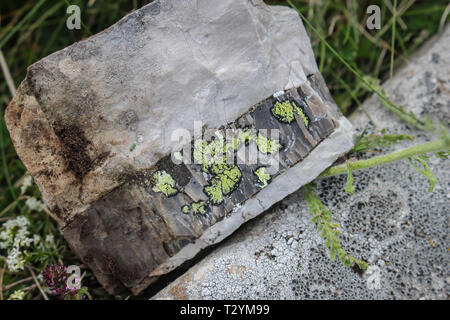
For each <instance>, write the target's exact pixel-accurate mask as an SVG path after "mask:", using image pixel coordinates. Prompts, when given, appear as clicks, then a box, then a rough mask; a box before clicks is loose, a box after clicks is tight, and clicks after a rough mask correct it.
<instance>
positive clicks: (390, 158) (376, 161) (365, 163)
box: [319, 138, 450, 178]
mask: <svg viewBox="0 0 450 320" xmlns="http://www.w3.org/2000/svg"><path fill="white" fill-rule="evenodd" d="M449 149H450V142H449V140H448V139H445V138H440V139H437V140H435V141H431V142H427V143H424V144H419V145H416V146H412V147H409V148H405V149H401V150H398V151H394V152H392V153H389V154H387V155H383V156H378V157H373V158H371V159H367V160H359V161H349V160H347V161H346V162H345V163H343V164H340V165H337V166H334V167H330V168H328V169H327V170H325V171H324V172H322V173H321V174H320V175H319V178H323V177H329V176H335V175H340V174H346V173H347V172H348V169H349V168H350V169H351V170H352V171H354V170H361V169H366V168H372V167H375V166H379V165H383V164H387V163H391V162H395V161H398V160H402V159H407V158H410V157H413V156H416V155H420V154H424V153H429V152H439V151H446V150H449Z"/></svg>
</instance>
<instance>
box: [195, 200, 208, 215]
mask: <svg viewBox="0 0 450 320" xmlns="http://www.w3.org/2000/svg"><path fill="white" fill-rule="evenodd" d="M207 211H208V207H207V204H206V202H205V201H198V202H193V203H192V212H193V213H194V214H206V212H207Z"/></svg>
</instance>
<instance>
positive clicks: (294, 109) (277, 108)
mask: <svg viewBox="0 0 450 320" xmlns="http://www.w3.org/2000/svg"><path fill="white" fill-rule="evenodd" d="M270 111H271V112H272V115H273V116H274V117H275V118H276V119H278V121H280V122H284V123H291V122H292V121H294V119H295V114H294V113H297V114H298V115H299V116H300V117H301V118H302V119H303V122H304V124H305V127H306V128H308V126H309V118H308V116H307V115H306V114H305V112H304V111H303V109H302V108H301V107H299V106H298V105H297V103H296V102H295V101H290V100H285V101H276V102H275V103H274V104H273V106H272V108H271V109H270Z"/></svg>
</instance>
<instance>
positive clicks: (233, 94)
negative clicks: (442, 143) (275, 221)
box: [5, 0, 353, 293]
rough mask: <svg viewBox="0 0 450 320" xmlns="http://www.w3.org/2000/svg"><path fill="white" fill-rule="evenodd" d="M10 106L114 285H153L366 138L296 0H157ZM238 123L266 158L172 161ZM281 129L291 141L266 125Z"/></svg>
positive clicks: (54, 205) (37, 78)
mask: <svg viewBox="0 0 450 320" xmlns="http://www.w3.org/2000/svg"><path fill="white" fill-rule="evenodd" d="M5 118H6V123H7V126H8V128H9V130H10V133H11V138H12V140H13V142H14V145H15V146H16V150H17V153H18V154H19V156H20V158H21V159H22V160H23V162H24V163H25V165H26V166H27V169H28V171H29V172H30V173H31V175H32V176H33V177H34V179H35V181H36V183H37V185H38V186H39V188H40V190H41V191H42V194H43V197H44V199H45V201H46V202H47V204H48V205H49V207H50V209H51V210H53V211H54V212H55V214H56V215H57V217H58V219H60V224H61V227H62V230H63V232H64V235H65V237H66V239H67V240H68V242H69V244H70V246H71V247H72V248H73V249H74V251H75V252H76V253H77V254H78V255H79V256H80V258H81V259H82V260H83V261H84V263H86V264H87V265H88V266H89V267H90V268H91V269H92V270H93V272H94V273H95V275H96V276H97V278H98V280H99V281H100V282H101V283H102V284H103V285H104V286H105V288H106V289H107V290H109V291H110V292H119V291H121V290H124V289H130V290H132V291H133V292H134V293H138V292H140V291H141V290H142V289H144V288H145V287H146V286H148V285H149V284H150V283H152V282H153V281H155V280H156V279H157V278H158V277H159V276H161V275H163V274H166V273H167V272H169V271H171V270H173V269H174V268H176V267H178V266H179V265H180V264H181V263H183V262H184V261H186V260H188V259H191V258H193V257H194V256H195V255H196V254H197V253H198V252H199V251H200V250H201V249H203V248H205V247H207V246H209V245H211V244H214V243H217V242H219V241H221V240H223V239H224V238H226V237H227V236H229V235H230V234H231V233H232V232H233V231H234V230H236V229H237V228H238V227H239V226H240V225H241V224H242V223H244V222H246V221H248V220H249V219H251V218H254V217H255V216H257V215H258V214H259V213H261V212H262V211H264V210H266V209H268V208H269V207H270V206H271V205H273V204H274V203H275V202H277V201H279V200H281V199H283V198H284V197H286V196H287V195H288V194H290V193H291V192H293V191H295V190H297V189H298V188H299V187H301V186H302V185H304V184H305V183H308V182H309V181H311V180H312V179H314V178H315V177H316V176H317V175H318V174H319V173H320V172H321V171H323V170H324V169H325V168H327V167H328V166H329V165H330V164H331V163H333V162H334V161H335V160H336V158H337V157H339V155H341V154H342V153H344V152H346V151H348V150H349V149H350V148H351V147H352V145H353V131H352V127H351V125H350V123H349V122H348V121H347V120H346V119H345V118H344V117H342V115H341V114H340V113H339V111H338V108H337V106H336V105H335V103H334V102H333V100H332V98H331V96H330V94H329V92H328V90H327V88H326V85H325V83H324V81H323V78H322V76H321V75H320V73H319V72H318V69H317V66H316V63H315V61H314V56H313V52H312V49H311V46H310V43H309V39H308V37H307V34H306V32H305V29H304V27H303V25H302V23H301V20H300V18H299V17H298V15H297V13H296V12H295V11H293V10H291V9H289V8H286V7H269V6H266V5H265V4H264V3H263V2H262V1H259V0H254V1H247V0H220V1H219V0H216V1H211V0H204V1H193V0H187V1H181V0H160V1H154V2H153V3H151V4H150V5H147V6H145V7H143V8H141V9H140V10H137V11H136V12H133V13H132V14H130V15H128V16H126V17H125V18H123V19H122V20H121V21H119V22H118V23H117V24H115V25H113V26H111V27H110V28H109V29H107V30H105V31H104V32H102V33H100V34H97V35H95V36H93V37H91V38H89V39H87V40H84V41H82V42H79V43H76V44H74V45H72V46H70V47H68V48H66V49H64V50H61V51H59V52H56V53H54V54H52V55H50V56H48V57H46V58H44V59H43V60H41V61H39V62H37V63H35V64H34V65H32V66H30V67H29V69H28V74H27V77H26V79H25V80H24V81H23V82H22V84H21V85H20V87H19V90H18V93H17V95H16V96H15V97H14V99H13V101H12V102H11V104H10V105H9V106H8V109H7V111H6V115H5ZM196 122H200V123H201V125H200V132H196V131H195V123H196ZM202 128H203V132H202ZM178 129H186V130H187V132H188V133H189V137H188V140H187V141H185V142H184V144H183V143H181V144H180V142H179V141H178V140H173V139H172V135H173V133H174V132H175V131H176V130H178ZM229 129H240V130H241V131H240V132H239V133H235V135H234V140H232V141H231V142H230V143H229V144H226V146H227V149H229V148H231V156H232V157H233V158H234V157H239V154H240V152H241V150H244V153H245V152H246V151H245V150H246V149H247V148H248V149H251V148H252V147H253V151H254V154H255V155H257V158H258V161H257V162H255V163H252V164H247V163H239V162H238V163H237V164H234V163H232V164H226V165H219V164H211V163H209V162H207V161H206V160H203V159H204V158H203V159H201V161H203V163H201V162H200V163H199V162H197V163H195V164H190V163H186V164H174V162H173V161H172V158H171V155H172V156H174V157H175V153H173V152H176V154H178V155H179V156H180V155H181V156H182V157H183V156H184V154H185V150H187V151H188V152H190V151H193V153H194V156H195V154H196V152H197V155H198V154H200V158H202V157H204V156H205V155H209V156H211V155H212V154H216V153H212V151H211V150H212V147H215V146H216V145H217V143H218V142H219V141H221V139H222V138H221V137H222V136H225V133H227V130H229ZM273 129H276V130H278V131H279V133H280V136H279V140H273V137H272V136H271V134H270V133H269V132H268V131H267V132H265V133H262V132H263V130H273ZM260 133H261V134H262V135H260ZM201 134H203V139H204V140H199V139H200V135H201ZM208 134H209V136H207V135H208ZM226 136H227V138H229V137H228V134H227V135H226ZM263 141H268V143H269V144H262V142H263ZM197 143H199V144H197ZM186 146H187V148H185V147H186ZM181 151H183V153H179V152H181ZM248 153H249V154H250V153H251V151H248ZM270 161H276V163H277V164H279V166H269V165H268V164H269V162H270ZM261 168H263V169H264V170H263V171H260V170H262V169H261Z"/></svg>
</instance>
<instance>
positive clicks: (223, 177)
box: [204, 164, 242, 205]
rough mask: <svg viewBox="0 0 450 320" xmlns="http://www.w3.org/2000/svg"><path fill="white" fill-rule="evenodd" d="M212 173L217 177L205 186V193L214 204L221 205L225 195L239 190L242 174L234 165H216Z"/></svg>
mask: <svg viewBox="0 0 450 320" xmlns="http://www.w3.org/2000/svg"><path fill="white" fill-rule="evenodd" d="M210 173H211V174H214V175H215V176H214V177H213V178H212V179H211V180H210V182H209V185H207V186H205V188H204V191H205V193H206V195H207V196H208V198H209V200H210V201H211V203H212V204H215V205H219V204H221V203H222V202H223V196H224V195H229V194H230V193H231V192H233V191H234V190H236V189H237V187H238V186H239V182H240V180H241V177H242V172H241V170H240V169H239V167H238V166H236V165H234V164H214V165H212V166H211V170H210Z"/></svg>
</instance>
